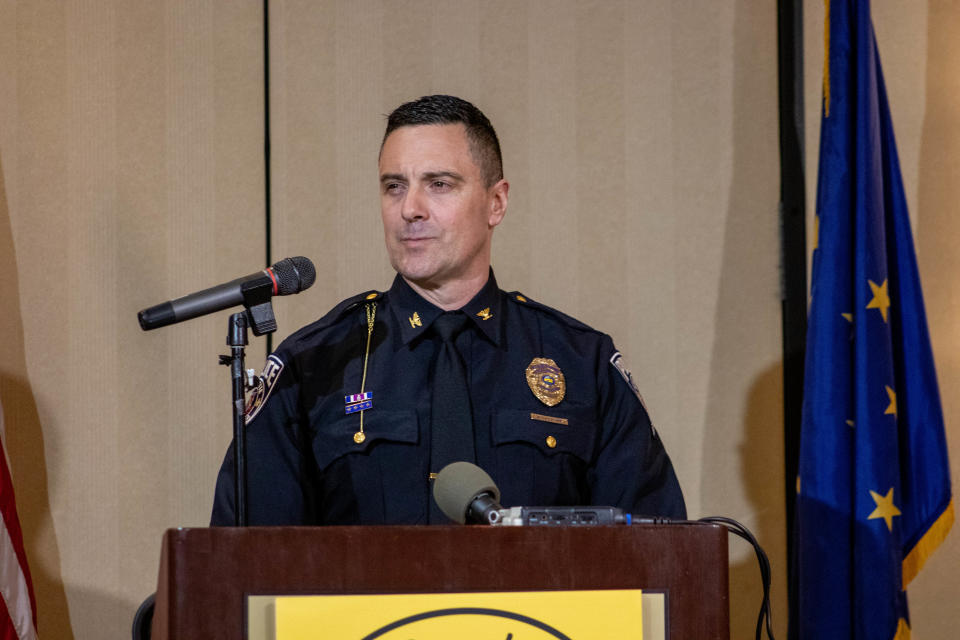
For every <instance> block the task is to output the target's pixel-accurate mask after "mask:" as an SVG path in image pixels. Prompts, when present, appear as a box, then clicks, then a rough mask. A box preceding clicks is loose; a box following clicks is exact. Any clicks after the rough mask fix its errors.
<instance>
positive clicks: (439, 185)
mask: <svg viewBox="0 0 960 640" xmlns="http://www.w3.org/2000/svg"><path fill="white" fill-rule="evenodd" d="M433 188H434V189H449V188H450V183H448V182H444V181H443V180H434V181H433Z"/></svg>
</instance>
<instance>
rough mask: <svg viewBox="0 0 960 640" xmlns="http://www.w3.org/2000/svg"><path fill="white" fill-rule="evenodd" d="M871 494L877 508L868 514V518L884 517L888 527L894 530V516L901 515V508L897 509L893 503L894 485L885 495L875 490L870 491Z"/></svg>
mask: <svg viewBox="0 0 960 640" xmlns="http://www.w3.org/2000/svg"><path fill="white" fill-rule="evenodd" d="M870 496H871V497H872V498H873V501H874V502H876V503H877V508H876V509H874V510H873V513H871V514H870V515H869V516H867V520H873V519H874V518H883V520H884V521H885V522H886V523H887V529H888V530H890V531H893V516H898V515H900V509H897V507H896V506H894V504H893V487H890V491H887V495H885V496H881V495H880V494H879V493H877V492H876V491H873V490H871V491H870Z"/></svg>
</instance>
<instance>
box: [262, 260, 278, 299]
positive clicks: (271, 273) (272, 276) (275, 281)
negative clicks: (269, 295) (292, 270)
mask: <svg viewBox="0 0 960 640" xmlns="http://www.w3.org/2000/svg"><path fill="white" fill-rule="evenodd" d="M264 271H266V272H267V275H268V276H270V280H271V281H273V295H277V292H278V291H279V289H278V285H277V277H276V276H275V275H273V267H270V268H268V269H264Z"/></svg>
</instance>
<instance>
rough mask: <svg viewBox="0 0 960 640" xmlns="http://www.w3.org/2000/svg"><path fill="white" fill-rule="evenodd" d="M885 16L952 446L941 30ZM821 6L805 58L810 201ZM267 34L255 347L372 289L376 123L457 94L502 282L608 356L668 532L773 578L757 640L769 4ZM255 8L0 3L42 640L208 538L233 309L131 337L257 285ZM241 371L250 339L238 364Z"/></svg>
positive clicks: (472, 15)
mask: <svg viewBox="0 0 960 640" xmlns="http://www.w3.org/2000/svg"><path fill="white" fill-rule="evenodd" d="M899 6H900V3H895V2H892V1H891V0H884V2H882V3H875V14H876V20H877V23H878V31H879V37H880V43H881V52H882V54H883V56H884V62H885V63H886V65H887V66H886V69H887V79H888V84H889V85H890V90H891V99H892V104H893V109H894V117H895V123H896V125H897V127H898V129H897V133H898V139H899V142H900V150H901V157H902V159H903V161H904V178H905V181H906V182H907V188H908V190H909V192H910V197H911V200H910V205H911V210H912V211H913V212H914V215H915V219H916V226H915V233H916V235H917V244H918V249H919V251H920V254H921V269H922V272H923V276H924V281H925V284H926V291H927V301H928V308H929V311H930V316H931V331H932V333H933V335H934V340H935V352H936V355H937V358H938V364H939V366H940V373H941V386H942V389H943V392H944V401H945V410H946V411H947V420H948V427H949V426H950V425H953V424H957V422H958V420H955V419H954V418H958V419H960V405H958V404H957V402H956V401H955V400H954V399H953V398H952V397H951V395H950V394H949V389H950V385H951V384H954V383H955V382H956V381H957V378H958V376H960V344H958V343H960V332H958V331H957V330H956V329H954V328H953V326H951V324H950V322H949V312H950V311H951V310H952V308H953V305H954V304H955V303H954V302H953V299H952V296H951V293H952V287H953V282H954V281H955V279H956V276H954V275H953V274H954V273H955V270H954V271H951V269H950V267H951V266H953V265H952V264H947V263H948V262H950V261H952V260H954V258H952V257H951V256H952V254H953V253H954V252H951V251H950V250H949V246H948V245H946V243H947V242H949V238H950V237H951V234H953V235H954V236H955V234H956V231H957V227H958V225H960V223H957V222H955V221H954V218H955V217H956V216H952V215H951V213H952V212H953V209H954V206H953V203H954V202H955V201H957V200H958V196H960V193H957V190H958V189H960V188H958V187H957V186H954V185H955V184H956V181H955V180H952V179H951V176H950V175H949V173H948V172H949V168H948V167H950V166H951V165H952V164H955V163H956V161H957V159H958V157H960V144H954V142H955V140H954V139H953V136H952V135H951V130H952V129H956V127H955V126H953V127H951V125H952V124H953V120H955V119H956V118H957V115H955V113H954V112H955V107H954V104H955V103H956V101H955V100H954V99H953V98H954V96H956V95H957V91H956V87H955V86H954V83H955V82H956V80H954V78H956V77H958V74H957V70H958V69H960V60H958V59H957V58H958V55H960V53H958V50H957V46H956V45H954V44H953V39H952V38H951V36H950V35H949V34H951V33H956V31H957V26H958V25H957V22H958V20H960V9H955V8H953V7H952V5H946V4H942V5H941V3H931V5H930V7H929V9H927V7H926V6H925V5H921V4H919V3H917V4H916V5H915V9H916V10H915V11H912V12H911V13H910V14H909V16H907V17H906V18H905V17H904V16H903V15H902V13H903V11H902V10H899V9H898V7H899ZM819 9H820V5H819V3H809V7H808V16H807V17H808V25H807V26H808V28H807V34H806V37H807V46H808V57H807V60H806V64H807V73H808V75H807V94H808V95H809V96H810V97H811V98H810V101H809V105H808V107H809V108H808V117H807V124H808V127H809V129H808V131H809V134H810V136H811V137H810V139H809V140H808V148H807V154H808V163H809V166H810V170H809V178H810V180H811V181H812V180H815V158H816V144H815V142H816V138H815V128H816V126H817V124H818V120H817V118H816V117H815V115H816V96H817V95H818V94H819V89H818V83H819V73H818V69H819V65H820V62H819V59H818V56H819V55H820V54H818V53H817V52H816V47H817V46H819V47H821V49H820V50H821V51H822V32H818V31H817V29H818V27H817V20H821V21H822V16H819ZM270 10H271V13H270V24H271V33H270V42H271V49H270V56H271V69H270V70H271V94H270V96H269V98H270V103H271V127H272V134H273V148H272V152H273V156H272V164H271V167H272V172H273V174H272V175H273V200H272V210H273V213H272V223H271V234H272V253H273V256H274V258H281V257H284V256H288V255H306V256H309V257H310V258H311V259H312V260H313V261H314V263H315V264H316V266H317V269H318V272H319V277H318V281H317V284H316V285H314V287H313V288H312V289H311V290H309V291H307V292H304V293H302V294H300V295H298V296H295V297H291V298H285V299H283V300H280V301H278V302H277V304H276V309H277V316H278V321H279V323H280V327H281V329H280V332H279V333H278V335H277V340H279V339H281V338H282V337H283V336H284V335H287V334H289V333H290V332H292V331H293V330H295V329H296V328H298V327H299V326H301V325H303V324H306V323H308V322H310V321H312V320H314V319H315V318H317V317H318V316H320V315H322V314H323V313H324V312H326V310H327V309H329V308H330V307H331V306H332V305H334V304H335V303H336V302H338V301H339V300H341V299H342V298H344V297H346V296H348V295H352V294H354V293H357V292H359V291H362V290H365V289H370V288H379V289H383V288H386V287H388V286H389V283H390V280H391V278H392V272H391V270H390V268H389V264H388V263H387V261H386V258H385V256H384V250H383V240H382V235H381V230H380V224H379V217H378V208H379V204H378V196H377V177H376V155H377V150H378V147H379V142H380V137H381V135H382V129H383V124H384V117H383V115H384V114H385V113H387V112H388V111H389V110H390V109H392V108H393V107H394V106H396V105H397V104H399V103H400V102H401V101H404V100H408V99H412V98H416V97H418V96H420V95H423V94H426V93H434V92H445V93H454V94H459V95H462V96H463V97H466V98H468V99H470V100H472V101H474V102H475V103H476V104H478V105H479V106H480V107H481V108H482V109H484V111H486V113H487V114H488V115H489V116H490V118H491V119H492V121H493V122H494V124H495V126H496V127H497V130H498V132H499V133H500V136H501V140H502V143H503V148H504V153H505V169H506V174H507V177H508V179H509V180H510V181H511V185H512V186H511V198H510V205H509V209H508V214H507V218H506V220H505V222H504V224H503V225H502V226H501V228H500V229H498V230H497V232H496V234H495V239H494V267H495V269H496V271H497V278H498V280H499V281H500V283H501V285H502V286H503V287H505V288H508V289H520V290H522V291H523V292H524V293H525V294H526V295H528V296H530V297H532V298H534V299H537V300H540V301H542V302H545V303H546V304H549V305H553V306H556V307H559V308H562V309H563V310H564V311H566V312H568V313H570V314H571V315H574V316H576V317H578V318H580V319H581V320H583V321H585V322H587V323H589V324H591V325H593V326H595V327H597V328H599V329H602V330H604V331H606V332H608V333H610V334H611V335H612V336H613V337H614V340H615V342H616V343H617V345H618V347H619V349H620V350H621V351H622V352H623V353H624V355H625V356H626V359H627V362H628V364H629V366H630V367H631V369H632V370H633V373H634V376H635V378H636V380H637V382H638V384H639V386H640V388H641V390H642V391H643V393H644V396H645V398H646V401H647V404H648V405H649V406H650V408H651V413H652V414H653V418H654V421H655V423H656V425H657V427H658V429H659V431H660V433H661V434H662V437H663V439H664V441H665V442H666V445H667V447H668V450H669V451H670V453H671V456H672V457H673V460H674V464H675V466H676V467H677V470H678V473H679V475H680V480H681V484H682V485H683V488H684V492H685V494H686V497H687V503H688V507H689V511H690V514H691V516H693V517H698V516H703V515H718V514H719V515H728V516H730V517H733V518H736V519H738V520H741V521H742V522H744V523H745V524H746V525H747V526H749V527H750V528H751V529H752V530H753V531H754V532H755V533H756V534H757V535H758V537H759V538H760V541H761V542H762V543H763V545H764V546H765V547H766V549H767V551H768V553H769V554H770V556H771V560H772V562H773V568H774V580H775V584H774V613H775V616H776V617H775V623H776V625H775V627H776V630H777V635H778V636H784V635H785V631H784V630H785V622H786V589H785V580H786V561H785V531H784V508H783V504H784V499H783V492H784V489H783V486H784V481H783V452H782V409H781V404H782V383H781V376H782V370H781V357H780V312H779V309H780V305H779V291H778V257H777V256H778V249H777V245H778V237H777V197H778V179H779V174H778V169H777V167H778V149H777V140H778V137H777V136H778V132H777V102H776V101H777V74H776V13H775V5H774V3H768V2H751V1H749V0H735V1H731V2H723V3H720V2H708V1H706V0H700V1H695V0H687V1H676V2H669V3H667V2H660V1H658V0H647V1H627V0H622V1H610V0H608V1H605V2H588V1H583V0H581V1H574V0H552V1H546V0H544V1H540V2H536V1H529V2H516V1H506V0H491V1H484V2H480V1H471V2H467V1H463V0H457V1H453V0H448V1H445V2H427V1H425V0H420V1H406V2H390V1H387V0H362V1H352V2H348V1H346V0H341V1H337V0H325V1H322V2H321V1H308V0H300V1H293V0H290V1H285V2H284V1H280V0H274V2H271V3H270ZM261 12H262V3H261V2H258V1H254V0H244V1H241V2H228V1H226V0H223V1H219V2H186V1H183V0H159V1H156V2H137V3H132V2H125V1H123V0H96V1H94V0H89V1H86V2H84V1H79V0H73V1H67V2H64V1H62V0H0V269H2V273H4V274H5V276H4V278H0V302H2V313H0V334H2V335H3V340H2V341H0V404H2V406H3V411H4V416H3V417H4V425H5V429H6V434H7V435H6V437H7V453H8V455H9V457H10V460H11V466H12V471H13V476H14V482H15V485H16V489H17V498H18V502H19V510H20V517H21V520H22V523H23V528H24V534H25V537H26V544H27V552H28V556H29V559H30V564H31V569H32V570H33V575H34V581H35V586H36V589H37V595H38V606H39V609H40V632H41V635H42V637H44V638H64V639H77V640H80V639H84V640H85V639H88V638H89V639H99V638H123V637H128V635H129V626H130V621H131V618H132V615H133V612H134V610H135V609H136V607H137V605H138V604H139V602H140V601H141V600H142V599H143V597H145V596H146V595H147V594H148V593H150V592H151V591H152V590H153V589H154V587H155V584H156V575H157V565H158V560H159V550H160V537H161V535H162V533H163V531H164V530H165V529H166V528H169V527H177V526H203V525H205V524H206V522H207V520H208V517H209V510H210V504H211V500H212V494H213V483H214V479H215V476H216V472H217V469H218V467H219V464H220V461H221V459H222V456H223V454H224V451H225V450H226V447H227V444H228V442H229V439H230V420H229V407H228V405H227V402H226V398H227V396H228V393H229V384H228V381H227V375H226V370H225V369H223V368H222V367H219V366H218V365H217V355H218V354H219V353H221V352H224V351H225V347H224V346H223V341H224V337H225V335H226V316H227V314H226V313H221V314H218V315H214V316H210V317H206V318H202V319H198V320H194V321H191V322H189V323H185V324H182V325H177V326H174V327H169V328H165V329H161V330H158V331H154V332H149V333H144V332H142V331H140V329H139V327H138V326H137V324H136V318H135V314H136V312H137V311H138V310H139V309H141V308H144V307H146V306H148V305H151V304H154V303H157V302H160V301H162V300H166V299H169V298H171V297H175V296H179V295H183V294H185V293H188V292H190V291H194V290H196V289H199V288H202V287H205V286H210V285H213V284H216V283H219V282H222V281H224V280H227V279H230V278H232V277H236V276H238V275H242V274H245V273H248V272H251V271H253V270H255V269H257V268H260V267H261V266H262V265H263V259H264V258H263V253H264V233H265V231H264V229H265V218H264V212H265V206H264V196H263V193H264V156H263V120H264V107H263V102H264V95H263V38H262V32H261V29H262V18H263V16H262V13H261ZM818 16H819V17H818ZM818 43H819V45H818ZM811 184H812V182H811ZM810 193H811V197H812V193H813V191H811V192H810ZM941 245H942V246H941ZM264 350H265V346H264V341H263V340H262V339H257V340H254V341H253V344H252V345H251V347H250V349H249V350H248V353H249V356H250V366H256V367H259V366H260V365H261V364H262V362H263V359H264V355H265V352H264ZM955 434H956V430H955V429H954V430H952V431H951V433H950V434H949V437H950V438H951V444H952V445H953V446H954V450H953V452H952V453H953V460H954V465H955V477H956V474H957V471H956V464H957V461H958V460H960V452H958V451H957V450H956V441H957V439H958V438H957V436H956V435H955ZM956 539H957V536H956V534H954V535H953V536H952V537H951V539H950V540H949V541H948V547H947V549H946V550H943V551H941V552H940V555H938V556H937V557H936V562H935V566H933V567H932V568H930V569H927V570H926V571H925V572H924V573H923V574H921V576H920V578H918V580H917V583H916V588H915V589H914V590H912V591H911V597H912V604H913V613H914V615H913V617H914V619H915V637H928V638H940V637H949V632H948V631H947V630H948V629H952V626H953V623H954V622H955V620H952V619H951V617H952V616H953V615H954V614H953V613H952V611H953V608H954V607H953V603H952V600H953V599H954V598H953V594H955V593H957V586H958V585H957V582H956V581H957V578H955V577H953V576H951V575H949V572H948V571H947V570H946V569H945V568H944V567H948V566H956V565H957V556H958V554H960V551H958V547H957V543H956ZM730 549H731V608H732V622H731V637H732V638H745V637H751V636H752V629H753V625H754V621H755V616H756V611H757V607H758V606H759V600H760V585H759V572H758V570H757V567H756V563H755V560H754V559H753V557H752V553H751V551H750V549H748V548H747V547H746V546H745V544H742V543H741V542H740V541H739V539H734V540H732V541H731V545H730ZM950 587H953V588H952V589H951V588H950Z"/></svg>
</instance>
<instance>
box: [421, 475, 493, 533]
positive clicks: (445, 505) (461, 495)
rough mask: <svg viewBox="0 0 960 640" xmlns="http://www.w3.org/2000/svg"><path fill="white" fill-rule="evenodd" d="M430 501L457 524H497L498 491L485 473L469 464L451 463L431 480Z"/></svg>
mask: <svg viewBox="0 0 960 640" xmlns="http://www.w3.org/2000/svg"><path fill="white" fill-rule="evenodd" d="M433 499H434V500H436V502H437V506H438V507H440V511H442V512H443V514H444V515H445V516H447V517H448V518H450V519H451V520H453V521H454V522H459V523H460V524H466V523H468V522H469V523H471V524H496V523H497V522H499V521H500V510H501V509H503V507H502V506H500V489H498V488H497V485H496V484H494V483H493V480H492V479H491V478H490V476H489V475H487V472H486V471H484V470H483V469H481V468H480V467H478V466H477V465H475V464H471V463H469V462H451V463H450V464H448V465H447V466H445V467H444V468H443V469H441V470H440V473H438V474H437V477H436V479H434V481H433Z"/></svg>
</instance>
